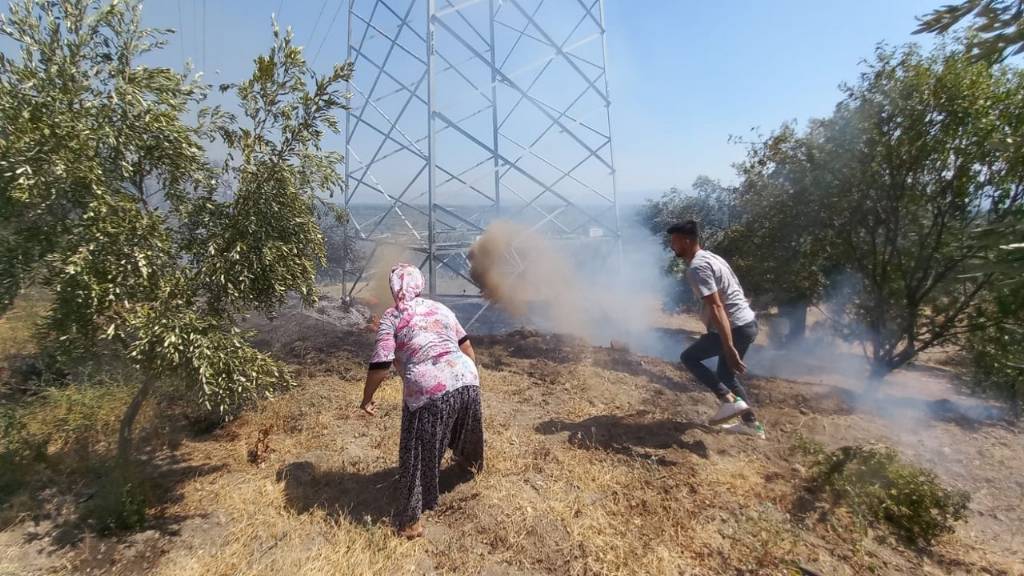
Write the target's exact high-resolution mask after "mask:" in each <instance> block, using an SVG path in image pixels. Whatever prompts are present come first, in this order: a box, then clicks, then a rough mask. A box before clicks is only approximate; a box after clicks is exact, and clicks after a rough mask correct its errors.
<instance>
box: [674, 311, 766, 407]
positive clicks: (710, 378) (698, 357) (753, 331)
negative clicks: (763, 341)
mask: <svg viewBox="0 0 1024 576" xmlns="http://www.w3.org/2000/svg"><path fill="white" fill-rule="evenodd" d="M756 338H757V320H754V321H753V322H749V323H747V324H744V325H742V326H735V327H733V329H732V344H733V346H734V347H735V348H736V351H737V352H739V355H740V358H743V357H744V356H745V355H746V354H747V349H748V348H750V345H751V344H753V343H754V340H755V339H756ZM713 356H718V370H717V371H716V372H712V371H711V369H710V368H708V367H707V366H705V365H704V360H707V359H708V358H711V357H713ZM680 359H681V360H682V361H683V365H684V366H686V369H687V370H689V371H690V373H691V374H693V375H694V376H695V377H696V378H697V380H700V383H701V384H703V385H705V386H707V387H708V388H709V389H710V390H711V391H712V392H714V393H715V395H716V396H718V397H719V398H720V399H721V398H725V397H726V396H728V395H729V393H730V392H732V393H733V394H735V395H736V396H738V397H740V398H742V399H743V400H744V401H745V402H746V403H747V404H750V396H749V395H748V394H747V391H746V389H744V388H743V385H742V384H740V381H739V379H737V378H736V374H735V373H734V372H733V371H732V368H731V367H730V366H729V362H727V361H726V359H725V356H724V355H723V354H722V337H721V336H719V335H718V334H717V333H715V332H708V333H707V334H704V335H703V336H701V337H700V338H698V339H697V341H696V342H694V343H693V344H691V345H690V347H689V348H687V349H686V350H684V351H683V355H682V356H681V357H680ZM752 419H753V417H752V416H750V417H749V418H748V417H745V418H744V420H752Z"/></svg>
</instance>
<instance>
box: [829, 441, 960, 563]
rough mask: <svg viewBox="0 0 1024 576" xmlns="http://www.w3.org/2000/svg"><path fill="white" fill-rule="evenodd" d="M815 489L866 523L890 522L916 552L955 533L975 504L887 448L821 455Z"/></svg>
mask: <svg viewBox="0 0 1024 576" xmlns="http://www.w3.org/2000/svg"><path fill="white" fill-rule="evenodd" d="M811 487H812V489H813V490H815V491H817V492H819V493H822V494H824V495H826V496H827V497H829V498H830V499H831V501H832V502H833V504H835V505H841V506H844V507H846V508H848V509H849V510H850V511H851V512H853V513H854V514H855V515H856V516H857V517H858V518H860V519H861V520H864V521H869V522H881V523H885V524H886V525H887V526H888V527H889V528H890V529H891V530H892V531H893V532H894V533H895V534H896V535H897V536H898V537H899V538H900V539H901V540H902V541H903V542H904V543H906V544H908V545H910V546H915V547H918V546H931V545H932V544H933V543H934V542H935V540H936V539H937V538H939V537H940V536H943V535H945V534H949V533H952V532H953V531H954V530H955V524H956V523H957V522H959V521H961V520H963V519H964V516H965V514H966V513H967V508H968V504H969V502H970V495H969V494H968V493H967V492H964V491H962V490H955V489H950V488H946V487H944V486H943V485H942V484H941V483H940V482H939V479H938V478H937V477H936V476H935V474H934V473H933V472H931V471H929V470H925V469H923V468H920V467H917V466H914V465H912V464H909V463H907V462H904V461H903V460H902V459H901V458H900V456H899V454H898V453H897V452H896V451H895V450H893V449H892V448H888V447H884V446H844V447H842V448H839V449H837V450H834V451H832V452H827V453H824V454H822V455H820V456H819V457H818V459H817V461H816V462H815V465H814V468H813V469H812V471H811Z"/></svg>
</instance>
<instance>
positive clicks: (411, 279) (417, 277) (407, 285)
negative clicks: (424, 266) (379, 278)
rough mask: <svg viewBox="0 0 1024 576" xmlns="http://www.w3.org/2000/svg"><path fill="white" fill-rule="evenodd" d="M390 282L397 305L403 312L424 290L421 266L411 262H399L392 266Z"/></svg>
mask: <svg viewBox="0 0 1024 576" xmlns="http://www.w3.org/2000/svg"><path fill="white" fill-rule="evenodd" d="M389 283H390V285H391V295H392V296H393V297H394V298H395V307H396V308H398V310H399V311H401V312H405V311H406V310H407V309H408V308H409V304H410V303H411V302H412V301H413V300H415V299H416V297H417V296H419V295H420V292H423V274H422V273H421V272H420V269H419V268H417V267H415V266H412V265H409V264H398V265H397V266H395V267H394V268H392V269H391V279H390V282H389Z"/></svg>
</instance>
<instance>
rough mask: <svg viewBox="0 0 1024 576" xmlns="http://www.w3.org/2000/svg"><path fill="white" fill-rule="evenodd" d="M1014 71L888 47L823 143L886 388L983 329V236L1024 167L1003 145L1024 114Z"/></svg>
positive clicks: (853, 330) (857, 304) (835, 230)
mask: <svg viewBox="0 0 1024 576" xmlns="http://www.w3.org/2000/svg"><path fill="white" fill-rule="evenodd" d="M1012 78H1013V76H1012V74H1010V72H1009V71H1007V70H1006V69H1004V68H994V67H992V66H991V65H989V64H987V63H984V62H977V61H975V60H974V59H972V58H969V57H967V56H965V55H964V54H963V53H962V52H961V51H959V50H955V49H949V48H947V47H945V46H940V47H939V48H937V49H936V50H935V51H933V52H932V53H931V54H922V53H921V52H920V51H919V50H918V49H917V48H916V47H914V46H908V47H904V48H902V49H889V48H885V47H880V48H879V49H878V50H877V52H876V56H875V59H874V60H873V61H871V62H870V63H869V64H868V66H867V69H866V71H865V72H864V73H863V74H862V75H861V78H860V80H859V82H857V83H856V84H854V85H851V86H847V87H846V88H845V98H844V99H843V101H842V102H840V104H839V105H838V106H837V107H836V110H835V112H834V114H833V115H832V116H831V117H830V118H829V119H827V121H826V124H824V125H823V126H822V127H821V130H822V131H823V133H824V134H823V136H822V137H820V138H818V139H817V141H816V142H815V143H814V146H815V147H816V149H817V152H816V158H817V162H818V163H819V166H818V168H816V172H817V174H818V175H819V178H818V179H817V184H816V185H817V186H818V187H819V190H820V192H821V194H822V198H823V201H824V202H825V203H826V205H827V206H828V208H827V209H826V210H825V213H826V214H828V215H829V217H830V218H831V221H830V222H828V223H827V226H826V229H825V230H826V231H827V233H828V236H829V237H830V239H831V241H830V245H831V246H833V247H834V248H835V249H836V250H837V251H838V259H839V261H840V262H842V263H843V264H844V265H845V266H846V267H848V270H849V271H850V272H851V273H852V277H854V278H856V279H857V286H856V287H855V290H854V291H853V292H852V297H851V298H850V299H849V301H848V306H847V312H848V313H849V316H848V319H849V321H848V322H846V323H845V325H844V328H845V329H846V333H847V335H848V336H850V337H854V338H858V339H860V340H862V341H864V342H866V343H867V344H868V345H869V347H870V355H871V360H872V375H873V376H874V379H875V380H876V381H877V380H880V379H881V378H882V377H884V376H885V375H886V374H887V373H889V372H890V371H892V370H895V369H897V368H899V367H901V366H903V365H905V364H906V363H908V362H910V361H911V360H913V359H914V358H916V357H917V355H918V354H920V353H921V352H923V351H925V350H928V349H931V348H935V347H937V346H941V345H943V344H947V343H952V342H955V341H956V340H957V339H958V338H961V337H963V336H965V335H967V334H971V333H974V332H976V331H978V330H983V329H985V328H986V327H987V325H986V324H987V323H986V322H976V321H974V320H976V318H975V317H974V316H973V315H972V314H970V312H971V310H972V307H973V306H974V305H975V304H976V303H977V302H978V301H979V300H980V299H981V298H982V297H983V296H984V295H985V294H986V293H987V291H989V290H991V288H992V286H993V275H992V274H991V273H981V274H971V268H970V266H971V263H972V262H973V261H975V260H977V259H979V258H981V257H983V256H984V254H985V253H986V250H987V248H986V246H985V245H984V244H983V243H980V242H977V241H976V238H975V236H974V232H975V230H976V229H977V228H978V227H979V226H982V225H984V224H986V223H990V222H992V221H994V220H996V221H997V220H998V219H999V218H1000V217H1001V215H1002V214H1004V213H1005V208H1006V206H1007V203H1008V202H1009V201H1010V199H1011V198H1013V197H1014V195H1015V193H1014V190H1016V189H1017V186H1019V171H1018V170H1017V168H1016V167H1015V166H1014V165H1013V164H1012V163H1009V164H1008V163H1007V162H1006V156H1005V153H1004V152H1003V151H1001V150H999V149H998V148H996V147H993V146H992V145H991V143H992V142H995V141H999V140H1006V139H1007V138H1011V139H1012V138H1014V137H1015V135H1014V134H1012V132H1013V131H1014V127H1013V124H1010V123H1007V121H1006V119H1007V118H1008V117H1018V118H1019V117H1020V115H1022V114H1024V107H1022V106H1021V99H1020V98H1019V97H1017V95H1015V94H1014V92H1015V91H1016V90H1018V89H1019V88H1017V87H1016V83H1015V82H1013V81H1012Z"/></svg>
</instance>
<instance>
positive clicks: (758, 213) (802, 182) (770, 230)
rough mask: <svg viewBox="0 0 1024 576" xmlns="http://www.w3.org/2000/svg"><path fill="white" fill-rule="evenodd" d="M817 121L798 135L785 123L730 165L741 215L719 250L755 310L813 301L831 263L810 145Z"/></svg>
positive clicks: (812, 150)
mask: <svg viewBox="0 0 1024 576" xmlns="http://www.w3.org/2000/svg"><path fill="white" fill-rule="evenodd" d="M816 126H817V123H815V122H812V124H811V127H810V128H809V130H808V135H807V136H801V135H800V134H799V133H798V132H797V130H796V128H795V126H793V125H791V124H786V125H783V126H782V127H781V128H780V129H779V130H778V131H776V132H774V133H772V134H771V135H769V136H768V137H767V138H766V139H764V140H763V141H760V142H757V143H754V144H752V145H750V147H749V148H748V151H747V157H746V159H745V160H744V161H743V162H741V163H739V164H737V166H736V170H737V173H738V174H739V176H740V177H741V183H740V185H739V187H738V188H737V189H736V195H735V198H734V200H733V202H734V203H735V204H736V205H737V206H738V207H739V210H738V213H739V214H740V218H738V219H737V222H736V225H734V226H733V227H732V228H730V229H729V230H728V232H727V233H726V234H725V235H724V238H723V241H722V246H721V250H720V252H721V253H722V254H724V255H727V257H728V258H729V263H730V265H732V266H733V268H734V269H735V270H736V271H737V273H738V274H740V275H741V277H742V278H743V281H744V287H745V288H747V289H748V290H750V291H751V293H752V294H756V295H757V297H758V300H759V302H760V306H761V307H768V306H787V305H793V304H802V305H805V306H806V305H808V304H810V303H812V302H815V301H817V300H818V299H819V298H820V297H821V296H822V293H823V291H824V288H825V280H826V278H825V277H826V275H827V274H828V273H829V272H830V271H831V268H832V266H833V265H832V264H831V263H830V262H829V260H828V257H829V244H828V243H827V242H825V241H823V238H822V231H823V230H824V229H825V227H826V225H827V224H826V223H827V221H828V216H829V215H828V214H827V212H826V211H825V210H826V208H827V206H826V205H825V203H824V202H823V201H822V198H821V196H820V189H819V188H818V186H817V182H816V174H817V171H818V170H819V169H820V168H819V164H818V158H817V156H816V150H815V149H814V148H813V146H811V145H810V142H811V141H812V139H813V134H814V132H815V129H816Z"/></svg>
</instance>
